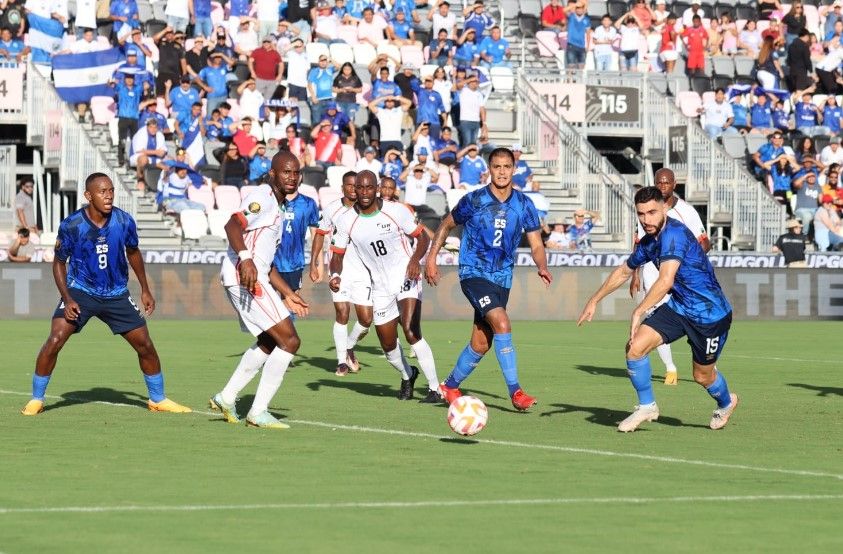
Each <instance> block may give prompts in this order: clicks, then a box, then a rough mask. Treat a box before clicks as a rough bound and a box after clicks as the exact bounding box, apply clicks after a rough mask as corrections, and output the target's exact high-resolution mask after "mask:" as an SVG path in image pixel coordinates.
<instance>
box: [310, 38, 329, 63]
mask: <svg viewBox="0 0 843 554" xmlns="http://www.w3.org/2000/svg"><path fill="white" fill-rule="evenodd" d="M305 49H306V50H307V61H308V62H310V63H311V65H316V64H318V63H319V56H328V57H329V58H330V57H331V51H330V50H329V49H328V45H327V44H324V43H321V42H308V43H307V46H305Z"/></svg>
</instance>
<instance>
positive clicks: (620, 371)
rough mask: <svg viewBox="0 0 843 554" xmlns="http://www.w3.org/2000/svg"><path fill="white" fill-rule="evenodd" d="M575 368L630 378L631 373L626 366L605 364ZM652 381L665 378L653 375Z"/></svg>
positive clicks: (589, 372) (590, 373)
mask: <svg viewBox="0 0 843 554" xmlns="http://www.w3.org/2000/svg"><path fill="white" fill-rule="evenodd" d="M574 368H576V369H578V370H580V371H583V372H585V373H588V374H589V375H606V376H608V377H623V378H624V379H629V375H627V373H626V368H625V367H620V366H616V367H605V366H596V365H576V366H574ZM650 380H651V381H657V382H659V383H661V382H662V381H663V380H664V376H663V375H653V376H652V377H651V378H650ZM679 380H680V381H686V382H688V383H693V382H694V380H693V379H679Z"/></svg>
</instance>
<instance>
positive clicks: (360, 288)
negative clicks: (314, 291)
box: [331, 271, 372, 306]
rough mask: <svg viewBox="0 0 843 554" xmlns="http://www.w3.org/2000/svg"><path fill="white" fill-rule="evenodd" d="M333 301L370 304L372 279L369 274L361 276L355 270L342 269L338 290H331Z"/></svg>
mask: <svg viewBox="0 0 843 554" xmlns="http://www.w3.org/2000/svg"><path fill="white" fill-rule="evenodd" d="M331 300H332V301H333V302H334V303H339V302H351V303H352V304H354V305H356V306H371V305H372V281H371V280H370V279H369V276H368V275H366V277H365V278H363V277H361V276H360V275H358V274H355V272H349V271H343V272H342V276H341V280H340V290H338V291H337V292H333V291H331Z"/></svg>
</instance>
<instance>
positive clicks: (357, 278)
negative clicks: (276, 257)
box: [310, 171, 372, 377]
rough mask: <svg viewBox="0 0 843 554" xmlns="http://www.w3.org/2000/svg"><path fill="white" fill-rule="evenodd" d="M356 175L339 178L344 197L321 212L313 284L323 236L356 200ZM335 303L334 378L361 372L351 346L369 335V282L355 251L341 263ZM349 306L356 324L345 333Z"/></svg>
mask: <svg viewBox="0 0 843 554" xmlns="http://www.w3.org/2000/svg"><path fill="white" fill-rule="evenodd" d="M356 176H357V172H355V171H349V172H347V173H345V175H343V176H342V193H343V197H342V198H340V199H337V200H335V201H333V202H331V203H330V204H328V205H327V206H326V207H325V209H324V210H322V219H321V220H320V221H319V229H317V230H316V235H315V236H314V237H313V244H312V245H311V249H310V280H311V281H313V282H314V283H319V282H320V281H322V247H323V245H324V243H325V235H327V234H329V233H331V232H332V231H333V230H334V227H335V222H336V221H337V219H338V218H339V217H340V216H341V215H342V214H344V213H345V212H347V211H348V210H350V209H353V207H354V202H355V200H357V193H356V192H355V190H354V181H355V177H356ZM331 299H332V300H333V302H334V312H335V313H336V317H335V318H334V348H336V351H337V369H336V371H335V373H336V375H338V376H340V377H345V376H346V375H348V372H349V371H350V372H351V373H357V372H358V371H360V363H359V362H358V361H357V356H356V355H355V354H354V347H355V346H357V343H358V342H359V341H360V340H361V339H362V338H363V337H365V336H366V334H367V333H368V332H369V327H371V325H372V279H371V277H369V273H368V272H367V271H366V268H365V267H364V266H363V264H362V262H361V261H360V258H359V257H358V256H357V253H356V251H355V250H354V249H353V248H352V249H350V250H347V251H346V253H345V258H344V260H343V268H342V286H341V287H340V290H339V291H337V292H333V291H331ZM351 304H354V311H355V313H356V314H357V321H356V322H355V323H354V327H352V329H351V333H350V334H349V333H348V327H347V325H348V318H349V314H350V312H351Z"/></svg>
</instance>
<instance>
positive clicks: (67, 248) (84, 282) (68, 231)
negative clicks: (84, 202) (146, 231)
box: [56, 208, 138, 298]
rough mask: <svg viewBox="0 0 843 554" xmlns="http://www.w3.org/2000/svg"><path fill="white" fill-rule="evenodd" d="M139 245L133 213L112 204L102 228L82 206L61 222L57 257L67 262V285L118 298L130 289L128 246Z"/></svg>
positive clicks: (97, 294) (88, 292)
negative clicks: (130, 213) (89, 216)
mask: <svg viewBox="0 0 843 554" xmlns="http://www.w3.org/2000/svg"><path fill="white" fill-rule="evenodd" d="M137 247H138V229H137V226H136V225H135V220H134V219H132V216H131V215H129V214H128V213H126V212H124V211H123V210H121V209H119V208H112V210H111V214H110V215H109V216H108V218H107V219H106V220H105V225H103V226H102V227H101V228H100V227H97V226H96V225H94V224H93V223H92V222H91V220H90V219H88V215H87V214H86V213H85V208H82V209H79V210H76V211H75V212H73V213H72V214H70V215H69V216H67V218H66V219H65V220H64V221H62V222H61V225H59V233H58V239H57V240H56V260H58V261H60V262H68V265H67V286H68V287H70V288H73V289H79V290H81V291H83V292H85V293H87V294H90V295H91V296H97V297H100V298H115V297H118V296H121V295H123V294H125V293H126V291H128V290H129V289H128V286H127V283H128V281H129V262H128V260H126V248H137Z"/></svg>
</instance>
